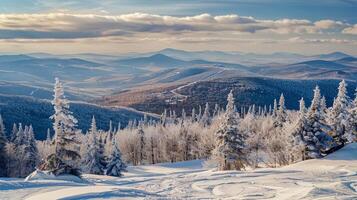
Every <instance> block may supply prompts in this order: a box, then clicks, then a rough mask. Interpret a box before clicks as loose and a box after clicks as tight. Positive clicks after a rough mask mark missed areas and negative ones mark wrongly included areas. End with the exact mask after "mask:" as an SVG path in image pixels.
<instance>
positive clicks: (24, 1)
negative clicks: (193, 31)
mask: <svg viewBox="0 0 357 200" xmlns="http://www.w3.org/2000/svg"><path fill="white" fill-rule="evenodd" d="M0 2H1V7H0V12H1V13H38V12H49V11H53V10H61V9H62V10H64V9H66V10H71V11H76V12H77V11H79V12H100V11H104V10H105V11H107V12H108V13H111V14H125V13H130V12H147V13H153V14H161V15H197V14H202V13H210V14H213V15H223V14H227V13H239V14H240V15H245V16H254V17H256V18H269V19H279V18H295V19H309V20H319V19H326V18H329V19H335V20H340V21H347V22H350V23H356V22H357V14H356V12H357V11H356V10H357V0H309V1H305V0H219V1H213V0H180V1H176V0H173V1H171V0H67V1H66V0H0Z"/></svg>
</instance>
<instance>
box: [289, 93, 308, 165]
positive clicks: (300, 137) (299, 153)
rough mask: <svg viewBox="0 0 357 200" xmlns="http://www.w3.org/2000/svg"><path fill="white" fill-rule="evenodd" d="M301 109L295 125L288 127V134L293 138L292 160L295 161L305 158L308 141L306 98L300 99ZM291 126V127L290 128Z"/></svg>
mask: <svg viewBox="0 0 357 200" xmlns="http://www.w3.org/2000/svg"><path fill="white" fill-rule="evenodd" d="M299 103H300V109H299V114H298V116H297V117H298V118H297V120H296V121H295V123H294V124H293V126H291V128H290V127H287V128H288V130H287V131H288V132H289V133H288V135H291V136H292V140H291V143H292V145H291V161H292V162H295V161H296V160H298V159H301V160H305V159H306V158H305V149H306V146H307V143H306V142H305V135H306V128H307V120H306V113H307V111H306V107H305V101H304V98H301V99H300V101H299ZM289 128H290V129H289Z"/></svg>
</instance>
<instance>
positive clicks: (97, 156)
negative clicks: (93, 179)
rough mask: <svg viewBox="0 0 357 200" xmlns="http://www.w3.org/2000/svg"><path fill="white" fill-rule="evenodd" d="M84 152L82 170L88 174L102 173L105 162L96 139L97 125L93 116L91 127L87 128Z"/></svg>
mask: <svg viewBox="0 0 357 200" xmlns="http://www.w3.org/2000/svg"><path fill="white" fill-rule="evenodd" d="M88 134H89V138H88V141H87V147H86V152H85V153H84V158H83V171H85V172H86V173H90V174H98V175H102V174H104V170H105V163H104V158H103V152H102V151H101V150H100V148H101V147H100V145H101V144H100V142H99V141H98V139H97V126H96V121H95V118H94V116H93V118H92V123H91V128H90V130H89V133H88Z"/></svg>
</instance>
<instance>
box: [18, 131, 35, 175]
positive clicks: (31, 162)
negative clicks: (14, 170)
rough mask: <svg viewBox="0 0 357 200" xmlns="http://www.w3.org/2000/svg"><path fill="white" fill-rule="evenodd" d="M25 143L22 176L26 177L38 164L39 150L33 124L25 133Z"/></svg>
mask: <svg viewBox="0 0 357 200" xmlns="http://www.w3.org/2000/svg"><path fill="white" fill-rule="evenodd" d="M24 135H25V144H24V145H23V146H22V154H23V158H22V160H21V166H22V170H21V177H25V176H27V175H29V174H30V173H31V172H33V171H34V170H35V168H36V166H37V164H38V159H39V155H38V150H37V144H36V140H35V135H34V133H33V128H32V125H30V127H29V128H28V129H27V131H26V132H25V133H24Z"/></svg>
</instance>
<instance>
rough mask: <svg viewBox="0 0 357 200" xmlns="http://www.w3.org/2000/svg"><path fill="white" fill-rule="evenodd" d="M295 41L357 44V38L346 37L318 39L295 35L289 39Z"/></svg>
mask: <svg viewBox="0 0 357 200" xmlns="http://www.w3.org/2000/svg"><path fill="white" fill-rule="evenodd" d="M288 41H289V42H293V43H309V44H312V43H314V44H328V43H330V44H357V41H356V40H346V39H337V38H328V39H317V38H301V37H293V38H290V39H289V40H288Z"/></svg>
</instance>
